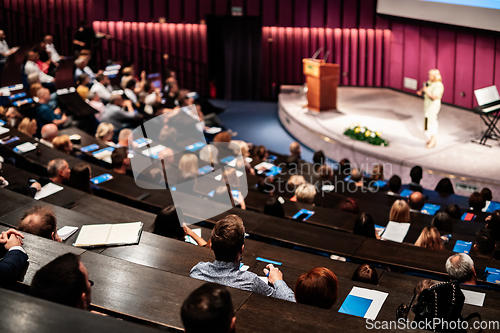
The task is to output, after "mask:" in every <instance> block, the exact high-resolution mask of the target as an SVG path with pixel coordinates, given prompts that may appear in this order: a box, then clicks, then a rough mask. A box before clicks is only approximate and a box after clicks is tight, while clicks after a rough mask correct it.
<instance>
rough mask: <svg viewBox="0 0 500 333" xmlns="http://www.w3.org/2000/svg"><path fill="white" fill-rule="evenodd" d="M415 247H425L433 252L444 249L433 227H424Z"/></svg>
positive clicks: (439, 236)
mask: <svg viewBox="0 0 500 333" xmlns="http://www.w3.org/2000/svg"><path fill="white" fill-rule="evenodd" d="M415 246H420V247H426V248H428V249H433V250H442V249H443V248H444V247H443V241H442V239H441V235H440V234H439V231H438V230H437V229H436V228H434V227H425V228H424V229H423V230H422V232H421V233H420V236H419V237H418V239H417V241H416V242H415Z"/></svg>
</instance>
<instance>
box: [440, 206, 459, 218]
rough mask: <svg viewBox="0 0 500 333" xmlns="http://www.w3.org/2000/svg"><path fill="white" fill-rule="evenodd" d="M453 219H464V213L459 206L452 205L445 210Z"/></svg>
mask: <svg viewBox="0 0 500 333" xmlns="http://www.w3.org/2000/svg"><path fill="white" fill-rule="evenodd" d="M444 211H445V212H446V213H448V215H450V217H451V218H452V219H456V220H460V219H461V218H462V212H461V211H460V207H458V205H457V204H451V205H448V206H447V207H446V209H445V210H444Z"/></svg>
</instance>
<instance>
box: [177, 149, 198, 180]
mask: <svg viewBox="0 0 500 333" xmlns="http://www.w3.org/2000/svg"><path fill="white" fill-rule="evenodd" d="M179 170H181V171H182V172H188V173H194V174H195V175H197V174H198V157H197V156H196V155H195V154H186V155H184V156H182V157H181V160H180V161H179Z"/></svg>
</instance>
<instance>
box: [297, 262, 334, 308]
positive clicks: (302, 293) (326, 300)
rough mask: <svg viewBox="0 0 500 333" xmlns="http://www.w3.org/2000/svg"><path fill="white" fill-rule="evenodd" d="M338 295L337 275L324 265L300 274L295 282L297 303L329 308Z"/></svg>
mask: <svg viewBox="0 0 500 333" xmlns="http://www.w3.org/2000/svg"><path fill="white" fill-rule="evenodd" d="M338 295H339V283H338V280H337V276H336V275H335V274H333V272H332V271H331V270H329V269H328V268H325V267H316V268H313V269H311V270H310V271H309V272H307V273H304V274H302V275H301V276H300V277H299V278H298V279H297V283H296V284H295V299H296V301H297V303H301V304H307V305H312V306H316V307H318V308H323V309H331V308H332V306H333V305H334V304H335V302H336V301H337V297H338Z"/></svg>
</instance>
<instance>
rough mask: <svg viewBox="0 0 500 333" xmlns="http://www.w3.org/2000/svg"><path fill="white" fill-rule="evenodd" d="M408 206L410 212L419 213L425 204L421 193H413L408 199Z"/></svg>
mask: <svg viewBox="0 0 500 333" xmlns="http://www.w3.org/2000/svg"><path fill="white" fill-rule="evenodd" d="M408 204H409V205H410V211H412V212H418V213H420V211H421V210H422V208H423V207H424V204H425V197H424V195H423V194H422V193H421V192H413V193H412V194H411V195H410V198H409V199H408Z"/></svg>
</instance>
